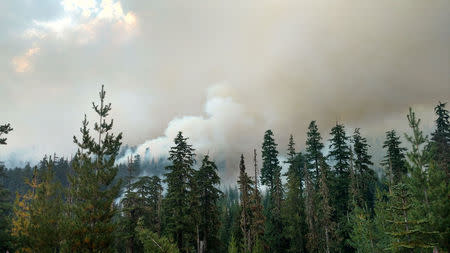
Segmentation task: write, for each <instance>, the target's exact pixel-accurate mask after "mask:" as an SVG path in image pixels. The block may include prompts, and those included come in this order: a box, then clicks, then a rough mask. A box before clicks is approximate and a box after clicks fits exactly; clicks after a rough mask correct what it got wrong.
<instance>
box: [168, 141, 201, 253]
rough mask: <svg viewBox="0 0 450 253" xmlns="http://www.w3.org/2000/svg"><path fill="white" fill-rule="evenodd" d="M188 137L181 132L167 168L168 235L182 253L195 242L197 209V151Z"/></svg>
mask: <svg viewBox="0 0 450 253" xmlns="http://www.w3.org/2000/svg"><path fill="white" fill-rule="evenodd" d="M187 140H188V138H185V137H183V133H182V132H179V133H178V135H177V136H176V137H175V139H174V142H175V146H173V147H171V148H170V152H169V161H171V162H172V164H171V165H169V166H167V167H166V170H167V173H166V174H165V176H166V179H165V182H166V183H167V195H166V198H165V212H166V214H165V215H166V217H167V220H166V232H167V233H168V234H169V235H170V237H171V238H173V240H174V241H175V243H176V244H177V247H178V249H179V250H180V251H181V252H189V251H190V250H191V249H192V248H193V246H194V244H193V242H194V241H195V227H194V226H195V224H194V223H193V222H194V220H193V217H192V215H193V214H194V210H193V208H192V199H193V197H194V196H193V194H194V192H193V189H192V188H193V184H194V179H193V175H194V169H193V168H192V166H193V165H194V163H195V160H194V156H195V154H194V149H193V148H192V145H190V144H188V143H187Z"/></svg>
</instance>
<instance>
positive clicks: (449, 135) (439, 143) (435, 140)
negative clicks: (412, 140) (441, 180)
mask: <svg viewBox="0 0 450 253" xmlns="http://www.w3.org/2000/svg"><path fill="white" fill-rule="evenodd" d="M446 105H447V103H441V102H439V104H438V105H437V106H436V107H435V108H434V111H435V113H436V115H437V119H436V121H435V122H436V130H435V131H434V132H433V133H432V139H431V140H432V147H433V149H434V152H433V153H432V154H433V159H434V160H435V161H436V164H437V166H438V167H440V168H441V169H442V170H444V171H445V173H446V174H447V184H448V180H449V178H450V122H449V113H448V110H447V109H445V106H446Z"/></svg>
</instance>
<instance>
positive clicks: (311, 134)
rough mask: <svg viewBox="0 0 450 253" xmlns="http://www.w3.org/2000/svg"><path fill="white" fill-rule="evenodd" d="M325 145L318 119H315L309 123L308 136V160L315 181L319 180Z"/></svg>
mask: <svg viewBox="0 0 450 253" xmlns="http://www.w3.org/2000/svg"><path fill="white" fill-rule="evenodd" d="M323 147H324V145H323V143H322V137H321V136H320V133H319V129H318V127H317V124H316V121H315V120H313V121H311V123H309V127H308V133H307V137H306V159H307V160H308V169H310V170H311V171H312V174H313V175H312V180H313V181H314V182H315V181H316V180H317V181H318V180H319V167H320V160H321V159H322V157H323V154H322V149H323Z"/></svg>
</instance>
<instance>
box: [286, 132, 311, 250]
mask: <svg viewBox="0 0 450 253" xmlns="http://www.w3.org/2000/svg"><path fill="white" fill-rule="evenodd" d="M287 155H288V159H287V163H288V164H289V168H288V171H287V173H286V174H285V175H286V177H287V183H286V189H287V192H286V201H285V203H284V205H283V216H284V220H285V224H286V225H285V229H284V232H285V234H286V238H288V240H289V244H290V245H289V252H299V251H300V252H304V251H305V250H306V248H305V246H306V243H305V238H304V235H305V234H306V233H307V228H306V223H305V206H304V203H305V201H304V199H303V187H302V176H301V174H303V173H301V168H303V166H304V163H305V159H304V157H303V155H302V153H296V152H295V143H294V138H293V136H292V135H291V136H290V138H289V144H288V154H287Z"/></svg>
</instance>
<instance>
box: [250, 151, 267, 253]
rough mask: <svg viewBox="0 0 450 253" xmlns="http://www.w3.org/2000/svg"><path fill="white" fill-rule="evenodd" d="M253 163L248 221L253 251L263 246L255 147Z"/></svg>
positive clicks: (262, 221)
mask: <svg viewBox="0 0 450 253" xmlns="http://www.w3.org/2000/svg"><path fill="white" fill-rule="evenodd" d="M253 163H254V168H255V185H254V187H253V194H252V196H251V199H250V209H251V213H252V217H251V222H250V231H251V240H252V242H253V244H254V245H253V252H255V251H256V252H257V251H258V250H261V248H263V242H262V239H263V236H264V222H265V217H264V214H263V206H262V203H261V194H260V192H259V185H258V165H257V161H256V149H254V150H253Z"/></svg>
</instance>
